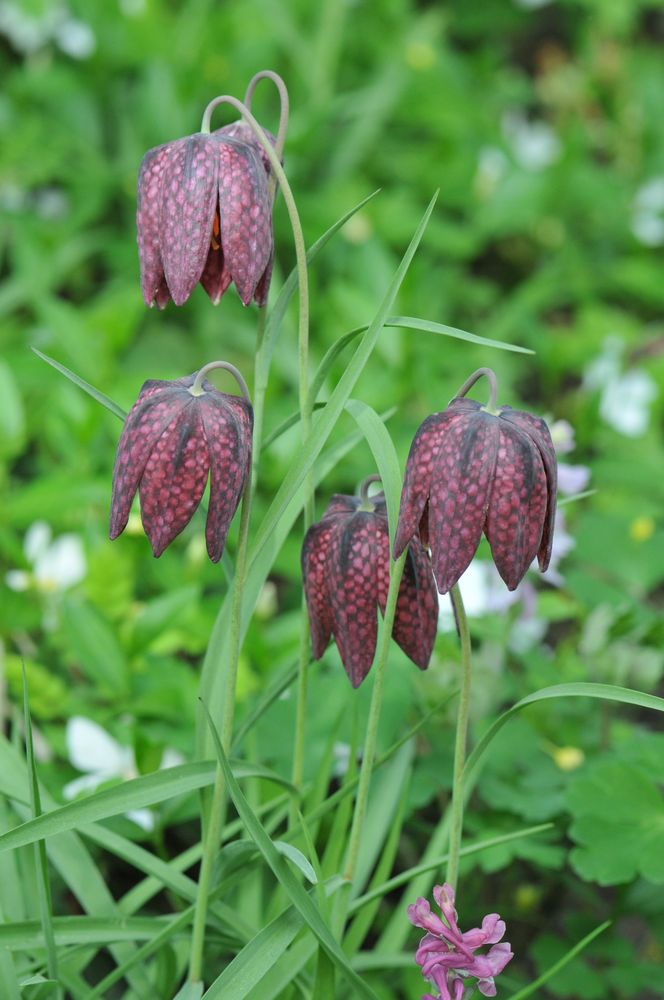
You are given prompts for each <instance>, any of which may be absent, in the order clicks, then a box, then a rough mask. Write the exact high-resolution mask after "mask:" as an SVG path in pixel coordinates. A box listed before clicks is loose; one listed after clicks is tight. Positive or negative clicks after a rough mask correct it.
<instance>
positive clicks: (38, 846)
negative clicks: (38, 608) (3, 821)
mask: <svg viewBox="0 0 664 1000" xmlns="http://www.w3.org/2000/svg"><path fill="white" fill-rule="evenodd" d="M23 724H24V726H25V749H26V755H27V759H28V760H27V762H28V777H29V786H30V807H31V810H32V815H33V817H34V820H35V821H38V820H39V817H40V814H41V797H40V794H39V782H38V780H37V769H36V766H35V751H34V745H33V742H32V719H31V718H30V705H29V702H28V681H27V678H26V675H25V665H24V666H23ZM34 847H35V864H36V868H37V887H38V892H39V910H40V914H41V929H42V934H43V936H44V944H45V947H46V968H47V970H48V977H49V979H52V980H55V982H58V954H57V951H56V948H55V935H54V933H53V901H52V898H51V881H50V877H49V871H48V861H47V859H46V845H45V843H44V841H43V840H38V841H37V842H36V843H35V845H34ZM55 992H56V996H58V997H60V996H62V991H61V989H60V985H59V983H58V985H57V987H56V991H55Z"/></svg>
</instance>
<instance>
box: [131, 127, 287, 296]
mask: <svg viewBox="0 0 664 1000" xmlns="http://www.w3.org/2000/svg"><path fill="white" fill-rule="evenodd" d="M238 128H239V126H227V127H226V129H225V130H224V129H219V130H218V131H217V132H213V133H212V134H209V133H203V132H198V133H196V134H195V135H190V136H187V137H186V138H184V139H177V140H175V141H174V142H167V143H166V144H165V145H163V146H156V147H155V148H154V149H150V150H148V152H147V153H146V154H145V156H144V157H143V162H142V163H141V169H140V172H139V176H138V204H137V210H136V225H137V233H138V251H139V258H140V264H141V289H142V292H143V298H144V299H145V302H146V303H147V305H149V306H151V305H153V304H154V303H155V302H156V303H157V305H158V306H159V308H162V309H163V308H164V306H165V305H166V303H167V302H168V300H169V299H170V298H172V299H173V301H174V302H175V304H176V305H178V306H180V305H182V304H183V303H184V302H186V301H187V299H188V298H189V296H190V295H191V293H192V291H193V290H194V288H195V287H196V285H197V284H198V282H199V281H200V282H201V284H202V285H203V287H204V289H205V291H206V292H207V293H208V295H209V296H210V298H211V300H212V302H213V303H214V304H215V305H216V304H217V303H218V302H219V300H220V298H221V296H222V295H223V294H224V292H225V291H226V289H227V288H228V286H229V285H230V283H231V281H233V282H234V283H235V287H236V289H237V291H238V294H239V296H240V298H241V299H242V302H243V303H244V305H245V306H246V305H248V304H249V303H250V302H251V300H252V299H255V301H256V302H257V303H258V304H259V305H264V304H265V302H266V301H267V295H268V291H269V284H270V276H271V262H272V251H273V242H272V201H271V197H270V192H269V188H268V175H267V172H266V169H265V165H264V160H263V159H262V157H261V155H260V153H259V151H258V149H259V146H260V143H258V141H257V140H254V141H248V140H247V136H246V132H245V131H241V132H238ZM229 129H230V130H231V131H229ZM233 129H235V132H233V131H232V130H233Z"/></svg>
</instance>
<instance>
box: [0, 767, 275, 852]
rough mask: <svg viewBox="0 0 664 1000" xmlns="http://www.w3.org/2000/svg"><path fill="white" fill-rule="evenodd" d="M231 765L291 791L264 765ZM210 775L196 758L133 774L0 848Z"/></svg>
mask: <svg viewBox="0 0 664 1000" xmlns="http://www.w3.org/2000/svg"><path fill="white" fill-rule="evenodd" d="M233 766H234V768H235V770H236V773H237V776H238V778H251V777H261V778H267V779H269V780H270V781H274V782H276V783H277V784H280V785H283V786H284V787H286V788H288V789H289V790H290V791H292V792H293V794H295V789H294V788H293V786H292V785H291V784H290V783H289V782H287V781H286V780H285V779H283V778H281V777H279V775H277V774H276V773H275V772H274V771H270V770H269V769H268V768H264V767H261V766H256V765H247V764H244V763H234V765H233ZM214 775H215V765H214V763H213V761H198V762H196V763H194V764H178V765H177V766H176V767H169V768H166V770H163V771H157V772H155V773H154V774H147V775H144V776H143V777H140V778H133V779H132V780H131V781H125V782H123V783H122V784H120V785H114V786H113V787H112V788H104V789H102V790H101V791H100V792H95V793H94V794H93V795H89V796H86V797H85V798H83V799H78V800H76V801H75V802H68V803H67V805H64V806H60V808H58V809H53V810H52V811H51V812H47V813H43V814H42V815H41V816H39V817H36V818H35V819H33V820H28V822H27V823H23V824H22V825H21V826H17V827H15V828H14V829H13V830H9V831H8V832H7V833H5V834H2V836H0V851H6V850H10V849H14V848H15V847H21V846H23V845H24V844H32V843H34V842H35V841H36V840H39V839H40V838H44V837H53V836H54V835H55V834H57V833H62V832H63V831H65V830H72V829H75V828H77V827H80V826H84V825H85V824H86V823H94V822H97V821H98V820H100V819H107V818H108V817H109V816H117V815H118V814H120V813H124V812H128V811H129V810H130V809H142V808H144V807H145V806H153V805H156V804H157V803H159V802H163V801H165V800H166V799H171V798H174V797H175V796H178V795H185V794H187V793H188V792H192V791H195V790H196V789H198V788H205V787H206V786H207V785H211V784H213V783H214Z"/></svg>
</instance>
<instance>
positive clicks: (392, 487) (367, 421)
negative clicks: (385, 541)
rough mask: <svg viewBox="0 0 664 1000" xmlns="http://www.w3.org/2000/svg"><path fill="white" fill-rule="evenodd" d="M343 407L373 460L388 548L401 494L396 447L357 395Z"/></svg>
mask: <svg viewBox="0 0 664 1000" xmlns="http://www.w3.org/2000/svg"><path fill="white" fill-rule="evenodd" d="M346 409H347V410H348V412H349V413H350V415H351V416H352V417H353V419H354V420H355V421H356V423H357V425H358V427H359V428H360V430H361V431H362V433H363V434H364V436H365V438H366V441H367V444H368V445H369V447H370V449H371V453H372V455H373V457H374V459H375V461H376V466H377V468H378V474H379V476H380V479H381V484H382V487H383V492H384V493H385V502H386V504H387V520H388V524H389V530H390V548H391V547H392V543H393V541H394V534H395V532H396V530H397V520H398V517H399V500H400V497H401V467H400V465H399V459H398V458H397V453H396V449H395V447H394V445H393V444H392V438H391V437H390V435H389V432H388V430H387V428H386V426H385V424H384V423H383V421H382V420H381V419H380V417H379V416H378V414H377V413H376V411H375V410H373V409H372V408H371V407H370V406H368V405H367V404H366V403H363V402H362V401H361V400H359V399H349V400H348V402H347V403H346Z"/></svg>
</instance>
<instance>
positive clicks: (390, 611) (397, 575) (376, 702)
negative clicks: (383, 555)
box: [344, 549, 408, 881]
mask: <svg viewBox="0 0 664 1000" xmlns="http://www.w3.org/2000/svg"><path fill="white" fill-rule="evenodd" d="M407 554H408V549H406V551H405V552H404V553H403V554H402V555H400V556H399V558H398V559H397V560H396V562H393V563H391V567H390V588H389V590H388V592H387V602H386V604H385V614H384V616H383V628H382V631H381V635H380V646H379V648H378V655H377V657H376V660H375V662H374V665H373V670H372V673H373V679H374V686H373V691H372V692H371V705H370V706H369V715H368V717H367V731H366V735H365V737H364V749H363V751H362V767H361V769H360V780H359V782H358V786H357V796H356V798H355V809H354V811H353V823H352V826H351V829H350V838H349V841H348V850H347V852H346V864H345V869H344V878H347V879H348V880H349V881H352V880H353V878H354V876H355V869H356V868H357V859H358V856H359V853H360V843H361V840H362V826H363V825H364V817H365V814H366V811H367V802H368V799H369V786H370V784H371V775H372V772H373V765H374V758H375V755H376V739H377V737H378V722H379V720H380V710H381V706H382V703H383V682H384V680H385V667H386V664H387V654H388V651H389V648H390V639H391V637H392V627H393V625H394V615H395V613H396V609H397V598H398V596H399V587H400V585H401V576H402V574H403V567H404V563H405V562H406V556H407Z"/></svg>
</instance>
